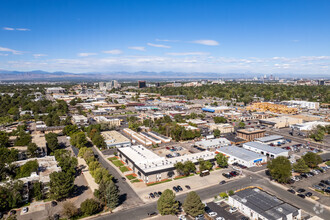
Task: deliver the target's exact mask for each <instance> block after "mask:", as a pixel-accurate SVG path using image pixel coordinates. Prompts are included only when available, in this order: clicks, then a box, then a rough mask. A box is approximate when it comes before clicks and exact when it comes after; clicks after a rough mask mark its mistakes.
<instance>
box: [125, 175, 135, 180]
mask: <svg viewBox="0 0 330 220" xmlns="http://www.w3.org/2000/svg"><path fill="white" fill-rule="evenodd" d="M126 178H127V179H129V180H133V179H136V177H135V176H133V175H127V176H126Z"/></svg>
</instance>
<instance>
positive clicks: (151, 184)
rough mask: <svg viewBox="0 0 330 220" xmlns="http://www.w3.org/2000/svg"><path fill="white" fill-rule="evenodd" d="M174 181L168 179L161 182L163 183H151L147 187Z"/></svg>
mask: <svg viewBox="0 0 330 220" xmlns="http://www.w3.org/2000/svg"><path fill="white" fill-rule="evenodd" d="M171 181H172V179H167V180H165V181H161V182H155V183H150V184H147V186H154V185H158V184H161V183H166V182H171Z"/></svg>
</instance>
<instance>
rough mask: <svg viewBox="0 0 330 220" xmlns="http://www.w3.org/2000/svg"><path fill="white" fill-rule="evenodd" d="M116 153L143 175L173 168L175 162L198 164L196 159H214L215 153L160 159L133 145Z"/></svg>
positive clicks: (204, 152)
mask: <svg viewBox="0 0 330 220" xmlns="http://www.w3.org/2000/svg"><path fill="white" fill-rule="evenodd" d="M118 151H119V152H121V153H123V154H124V155H125V156H126V157H128V158H129V159H130V160H132V161H133V163H134V164H135V165H136V166H137V167H138V168H140V170H143V172H145V173H149V172H153V171H158V170H164V169H168V168H173V166H174V164H176V163H177V162H182V163H183V162H185V161H192V162H193V163H196V162H198V159H200V158H202V159H204V160H210V159H214V156H215V153H213V152H210V151H207V150H206V151H202V152H198V153H195V154H186V155H183V156H179V157H173V158H166V157H160V156H159V155H157V154H155V153H154V152H152V151H151V150H148V149H147V148H145V147H144V146H142V145H134V146H130V147H122V148H118Z"/></svg>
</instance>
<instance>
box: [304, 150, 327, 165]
mask: <svg viewBox="0 0 330 220" xmlns="http://www.w3.org/2000/svg"><path fill="white" fill-rule="evenodd" d="M302 158H303V160H304V161H305V163H306V164H307V166H309V167H310V168H315V167H317V165H319V164H320V163H322V158H321V157H320V155H318V154H316V153H313V152H307V153H306V154H305V155H304V156H302Z"/></svg>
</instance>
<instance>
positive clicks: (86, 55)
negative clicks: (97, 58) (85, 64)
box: [77, 53, 97, 57]
mask: <svg viewBox="0 0 330 220" xmlns="http://www.w3.org/2000/svg"><path fill="white" fill-rule="evenodd" d="M94 55H97V53H78V54H77V56H78V57H88V56H94Z"/></svg>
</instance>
